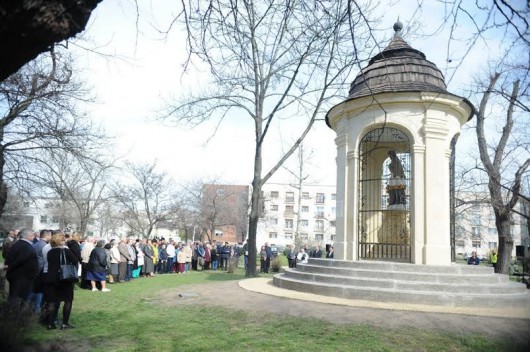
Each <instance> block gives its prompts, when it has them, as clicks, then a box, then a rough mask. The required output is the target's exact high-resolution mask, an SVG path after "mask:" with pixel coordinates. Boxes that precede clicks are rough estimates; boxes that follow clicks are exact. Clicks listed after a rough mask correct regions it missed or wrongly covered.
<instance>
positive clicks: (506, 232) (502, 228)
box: [495, 214, 513, 274]
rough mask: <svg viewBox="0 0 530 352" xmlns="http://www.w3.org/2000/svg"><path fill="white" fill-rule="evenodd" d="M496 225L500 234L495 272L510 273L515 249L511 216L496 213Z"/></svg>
mask: <svg viewBox="0 0 530 352" xmlns="http://www.w3.org/2000/svg"><path fill="white" fill-rule="evenodd" d="M495 225H496V226H497V232H498V234H499V255H498V258H497V266H496V268H495V272H496V273H499V274H509V272H510V263H511V260H512V251H513V239H512V236H511V234H510V227H511V225H510V218H509V217H508V216H499V215H497V214H495Z"/></svg>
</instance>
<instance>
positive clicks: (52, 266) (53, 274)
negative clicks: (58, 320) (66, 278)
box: [43, 233, 79, 330]
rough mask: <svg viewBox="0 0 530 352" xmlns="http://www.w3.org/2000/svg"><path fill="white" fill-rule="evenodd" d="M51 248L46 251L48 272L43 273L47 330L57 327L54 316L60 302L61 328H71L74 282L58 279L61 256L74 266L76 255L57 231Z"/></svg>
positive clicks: (62, 235) (76, 264)
mask: <svg viewBox="0 0 530 352" xmlns="http://www.w3.org/2000/svg"><path fill="white" fill-rule="evenodd" d="M50 244H51V246H52V249H50V251H49V252H48V255H47V258H48V272H47V273H46V274H45V275H44V277H43V281H44V284H45V285H44V296H45V300H46V302H48V309H49V314H48V330H51V329H57V327H56V326H55V322H54V320H55V316H56V315H57V310H58V309H59V305H60V302H64V305H63V322H62V324H61V330H64V329H71V328H73V327H74V326H73V325H70V324H69V323H68V321H69V320H70V313H71V312H72V302H73V300H74V283H73V282H62V281H59V268H60V267H61V264H63V263H62V262H61V256H63V258H64V259H63V260H64V261H65V262H66V264H72V265H74V266H76V267H77V266H78V265H79V261H78V260H77V258H76V256H75V255H74V254H73V253H72V252H71V251H70V250H69V249H68V247H66V245H65V238H64V234H63V233H57V234H54V235H53V236H52V239H51V241H50Z"/></svg>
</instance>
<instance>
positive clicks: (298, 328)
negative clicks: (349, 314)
mask: <svg viewBox="0 0 530 352" xmlns="http://www.w3.org/2000/svg"><path fill="white" fill-rule="evenodd" d="M243 278H244V273H243V271H242V270H241V269H238V270H237V271H236V273H235V274H233V275H230V274H226V273H223V272H216V273H210V272H193V273H190V274H188V275H160V276H157V277H155V278H151V279H136V280H134V281H132V282H130V283H127V284H116V285H109V286H110V287H111V288H112V292H110V293H102V292H91V291H87V290H80V289H78V290H76V292H75V300H74V308H73V311H72V317H71V319H70V322H71V323H72V324H74V325H76V326H77V328H76V329H73V330H70V331H60V330H55V331H47V330H46V329H45V328H44V327H42V326H40V325H38V324H36V323H35V324H33V325H31V326H30V327H29V328H28V329H27V332H26V334H25V343H26V344H28V345H35V344H36V343H37V342H39V343H40V345H41V346H42V347H43V349H44V350H59V351H61V350H62V351H105V352H108V351H158V352H160V351H238V352H240V351H304V352H307V351H319V352H320V351H473V352H476V351H485V350H487V351H489V352H491V351H514V350H517V346H507V345H506V344H503V343H500V342H498V341H492V340H487V339H484V338H482V337H478V336H466V337H462V336H457V335H451V334H447V333H437V332H433V331H430V330H421V329H399V330H388V329H380V328H374V327H370V326H364V325H333V324H330V323H328V322H324V321H319V320H315V319H300V318H295V317H290V316H288V315H282V316H278V315H264V314H263V313H259V314H258V313H248V312H245V311H238V310H234V309H230V310H229V309H224V308H219V307H206V306H196V305H192V304H185V305H178V303H176V304H173V305H167V304H163V303H164V302H161V301H160V296H159V293H161V292H162V291H165V290H168V289H178V286H179V285H184V284H203V285H204V290H208V289H212V285H211V284H212V283H214V282H216V281H221V280H222V281H224V280H240V279H243ZM219 294H223V293H222V292H219ZM176 299H178V298H176ZM60 316H61V315H59V317H60Z"/></svg>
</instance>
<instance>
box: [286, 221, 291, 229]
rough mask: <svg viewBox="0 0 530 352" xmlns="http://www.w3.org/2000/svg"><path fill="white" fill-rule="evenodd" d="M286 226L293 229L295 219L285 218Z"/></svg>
mask: <svg viewBox="0 0 530 352" xmlns="http://www.w3.org/2000/svg"><path fill="white" fill-rule="evenodd" d="M285 228H286V229H292V228H293V219H285Z"/></svg>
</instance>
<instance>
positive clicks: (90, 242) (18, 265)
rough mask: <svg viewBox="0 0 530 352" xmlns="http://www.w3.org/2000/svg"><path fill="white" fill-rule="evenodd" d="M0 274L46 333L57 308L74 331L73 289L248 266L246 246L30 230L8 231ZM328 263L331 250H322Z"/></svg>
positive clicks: (14, 300) (301, 257) (315, 253)
mask: <svg viewBox="0 0 530 352" xmlns="http://www.w3.org/2000/svg"><path fill="white" fill-rule="evenodd" d="M2 254H3V257H4V260H5V261H4V269H5V270H6V278H7V280H8V282H9V293H8V303H9V304H10V305H11V306H13V307H22V306H24V305H25V306H29V307H31V309H32V310H33V312H34V313H35V314H38V315H39V316H40V320H41V322H42V323H43V324H44V325H46V327H47V328H48V329H50V330H53V329H57V328H58V312H59V307H60V305H61V303H62V304H63V310H62V321H61V324H60V325H59V328H61V329H63V330H64V329H71V328H74V326H73V325H72V324H70V323H69V321H70V315H71V312H72V302H73V299H74V287H75V284H76V282H77V281H79V287H80V288H84V289H89V290H92V291H94V292H98V291H99V292H110V291H111V289H110V288H109V287H107V286H108V285H107V284H116V283H126V282H129V281H131V280H133V279H136V278H151V277H153V276H155V275H158V274H187V273H189V271H190V270H197V271H202V270H212V271H217V270H223V271H226V272H228V273H233V272H234V270H235V268H237V267H238V266H239V261H240V257H241V256H243V257H244V267H245V269H246V267H247V265H248V244H247V243H246V242H245V243H244V244H243V243H241V242H239V243H236V244H233V245H230V244H229V243H228V242H224V243H223V242H217V241H215V240H214V241H212V242H190V241H188V242H177V241H174V240H173V239H171V238H170V239H168V240H166V239H164V238H155V239H133V238H115V239H111V240H110V241H106V240H104V239H96V238H94V237H92V236H88V237H86V238H83V237H82V236H81V235H80V234H78V233H74V234H72V235H69V234H65V233H64V232H63V231H60V230H54V231H52V230H42V231H40V232H39V233H35V232H34V231H33V230H31V229H22V230H20V231H18V230H16V231H11V232H10V233H9V234H8V236H7V238H6V239H5V241H4V246H3V253H2ZM259 254H260V259H261V260H260V262H261V267H260V271H261V272H263V273H268V272H269V270H270V265H271V260H272V259H273V256H275V255H276V254H277V253H273V251H272V248H271V246H270V245H269V244H268V243H265V244H264V245H263V246H262V248H261V251H260V253H259ZM286 255H287V259H288V262H289V267H291V268H292V267H296V263H297V262H298V263H307V260H308V258H309V257H314V258H321V257H322V250H321V249H320V246H316V247H315V248H314V249H313V250H309V249H308V248H307V246H305V247H302V248H300V250H299V251H296V250H295V246H294V245H291V246H290V247H289V248H288V250H287V251H286ZM326 257H327V258H333V257H334V254H333V247H331V246H330V247H329V248H328V247H327V248H326ZM63 265H69V266H74V267H75V269H77V276H78V279H76V280H69V281H65V279H64V278H63V277H61V275H60V271H61V270H62V266H63Z"/></svg>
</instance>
